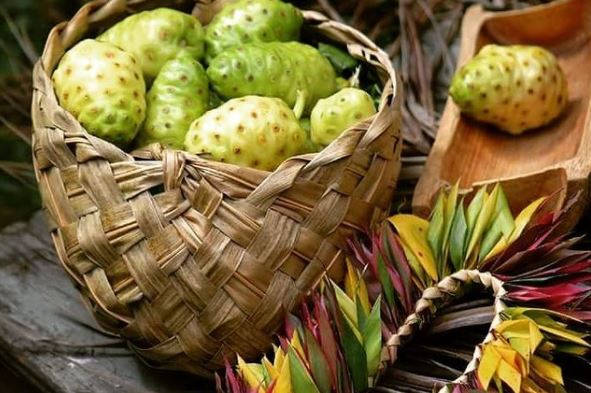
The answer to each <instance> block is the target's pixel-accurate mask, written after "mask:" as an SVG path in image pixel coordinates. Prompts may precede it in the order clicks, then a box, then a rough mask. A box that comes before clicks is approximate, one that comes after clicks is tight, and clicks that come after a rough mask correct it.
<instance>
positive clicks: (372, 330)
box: [361, 296, 382, 377]
mask: <svg viewBox="0 0 591 393" xmlns="http://www.w3.org/2000/svg"><path fill="white" fill-rule="evenodd" d="M381 302H382V299H381V297H380V296H378V298H377V299H376V301H375V303H374V305H373V307H372V309H371V312H370V313H369V317H368V318H367V321H366V323H365V325H364V326H363V327H362V328H361V329H362V335H363V346H364V347H365V353H366V354H367V371H368V374H369V375H370V376H372V377H373V376H375V375H376V373H377V372H378V366H379V364H380V354H381V350H382V329H381V324H382V323H381V317H380V304H381Z"/></svg>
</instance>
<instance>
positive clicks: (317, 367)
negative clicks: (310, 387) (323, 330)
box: [305, 329, 332, 393]
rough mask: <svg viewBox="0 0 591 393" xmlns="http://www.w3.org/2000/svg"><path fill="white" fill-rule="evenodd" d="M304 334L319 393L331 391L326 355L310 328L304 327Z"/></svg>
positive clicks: (311, 368)
mask: <svg viewBox="0 0 591 393" xmlns="http://www.w3.org/2000/svg"><path fill="white" fill-rule="evenodd" d="M305 334H306V344H307V346H308V353H309V361H310V371H311V372H312V377H313V378H314V381H316V386H317V387H318V390H320V393H331V390H332V389H331V388H332V386H331V377H330V368H329V367H328V364H327V363H326V357H325V355H324V353H323V352H322V349H321V348H320V345H319V344H318V342H317V341H316V338H315V337H314V335H313V334H312V333H311V332H310V330H308V329H306V333H305Z"/></svg>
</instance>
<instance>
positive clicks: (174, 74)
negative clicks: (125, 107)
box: [138, 55, 209, 149]
mask: <svg viewBox="0 0 591 393" xmlns="http://www.w3.org/2000/svg"><path fill="white" fill-rule="evenodd" d="M208 85H209V81H208V80H207V75H206V74H205V70H204V69H203V66H202V65H201V64H199V62H198V61H197V60H195V59H193V58H192V57H190V56H188V55H181V56H179V57H177V58H176V59H172V60H169V61H168V62H167V63H166V64H164V66H163V67H162V69H161V70H160V73H159V74H158V76H157V77H156V79H155V80H154V83H153V84H152V87H151V88H150V90H149V91H148V94H147V96H146V101H147V104H148V110H147V112H146V121H145V123H144V127H143V128H142V129H141V130H140V133H139V134H138V146H145V145H148V144H150V143H154V142H160V143H161V144H162V145H163V146H165V147H171V148H174V149H182V148H183V147H184V145H185V134H186V133H187V131H188V130H189V126H190V125H191V123H192V122H193V120H195V119H197V118H198V117H199V116H201V115H202V114H204V113H205V112H206V111H207V109H208V107H209V86H208Z"/></svg>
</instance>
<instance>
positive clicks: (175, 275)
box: [32, 0, 402, 375]
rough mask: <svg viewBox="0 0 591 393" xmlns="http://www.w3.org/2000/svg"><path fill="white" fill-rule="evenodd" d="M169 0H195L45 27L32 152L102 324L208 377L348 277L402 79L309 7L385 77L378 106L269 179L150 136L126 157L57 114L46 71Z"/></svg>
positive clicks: (395, 168)
mask: <svg viewBox="0 0 591 393" xmlns="http://www.w3.org/2000/svg"><path fill="white" fill-rule="evenodd" d="M221 1H224V0H221ZM218 2H219V0H218V1H214V2H213V3H212V2H211V1H202V2H199V4H197V5H199V6H200V7H197V8H196V14H199V13H204V10H205V9H207V7H210V6H211V7H213V6H215V4H217V3H218ZM161 6H168V7H173V8H178V9H182V10H184V11H189V12H190V11H191V9H192V7H193V6H195V2H194V1H190V0H111V1H107V0H93V1H90V2H89V3H87V4H85V5H84V6H83V7H82V8H81V9H80V10H79V11H78V13H76V15H75V16H74V17H73V18H72V19H71V20H70V21H67V22H63V23H61V24H59V25H58V26H56V27H55V28H54V29H53V30H52V31H51V32H50V34H49V36H48V38H47V43H46V46H45V49H44V52H43V55H42V57H41V59H40V61H39V62H38V63H37V64H36V65H35V69H34V73H33V82H34V93H33V103H32V118H33V127H34V137H33V161H34V166H35V171H36V176H37V179H38V182H39V188H40V191H41V195H42V197H43V205H44V208H45V209H46V211H47V213H48V221H49V226H50V229H51V234H52V238H53V240H54V244H55V247H56V250H57V254H58V256H59V259H60V261H61V263H62V265H63V267H64V269H65V270H66V271H67V272H68V274H69V275H70V277H71V278H72V279H73V281H74V282H75V284H76V286H77V287H78V288H79V290H80V292H81V293H82V295H83V299H84V300H85V301H86V302H87V304H88V307H89V308H90V310H91V312H92V313H93V315H94V316H95V318H96V319H97V321H98V322H99V323H100V324H101V325H102V326H103V327H104V328H105V329H107V330H109V331H112V332H114V333H118V334H120V335H121V336H122V337H123V338H125V339H126V340H127V341H128V343H129V346H130V347H131V348H133V349H134V350H135V351H136V353H138V354H139V355H140V356H141V358H142V359H144V360H145V361H146V362H148V363H149V364H151V365H154V366H157V367H163V368H169V369H181V370H186V371H189V372H193V373H197V374H202V375H211V371H212V370H215V369H216V368H219V367H220V366H223V363H224V357H229V358H231V357H232V356H233V354H234V353H236V352H238V353H240V354H241V355H242V356H244V357H246V358H258V357H259V356H260V353H261V352H262V351H264V350H265V349H267V348H268V347H269V346H270V344H271V342H272V336H273V334H274V333H275V332H276V331H277V329H279V328H280V326H281V324H282V322H283V319H284V316H285V314H286V313H287V312H288V311H290V310H291V309H292V308H293V307H294V305H295V304H297V303H298V301H299V299H300V298H301V297H303V296H304V295H305V294H306V293H308V292H309V291H310V290H311V289H312V288H313V287H314V286H315V285H316V283H318V282H319V281H320V280H321V279H322V277H323V276H324V275H325V274H327V273H328V274H329V275H330V276H331V277H332V278H334V279H336V280H338V279H339V278H340V277H342V275H343V261H344V251H343V250H344V249H345V248H346V239H347V238H349V237H350V236H352V235H353V234H354V233H355V232H358V231H362V230H366V229H367V228H369V227H371V226H372V225H373V224H374V223H377V222H380V221H381V220H382V219H384V218H385V217H386V215H387V212H388V210H389V205H390V201H391V197H392V194H393V192H394V189H395V185H396V180H397V178H398V173H399V170H400V152H401V147H402V143H401V138H400V118H401V116H400V110H399V106H400V95H401V94H400V84H399V83H398V81H397V77H396V73H395V72H394V70H393V68H392V65H391V62H390V59H389V58H388V56H387V55H386V54H385V53H384V52H383V51H381V50H380V49H379V48H378V47H377V46H376V45H375V44H374V43H372V42H371V41H370V40H369V39H368V38H367V37H365V36H364V35H363V34H361V33H359V32H358V31H356V30H354V29H352V28H351V27H348V26H345V25H343V24H340V23H336V22H333V21H330V20H328V19H327V18H326V17H324V16H323V15H321V14H318V13H316V12H307V11H306V12H304V18H305V21H306V22H305V23H306V29H307V30H308V31H309V32H312V33H313V34H317V35H318V36H321V37H326V38H329V39H332V40H335V41H337V42H340V43H342V44H346V46H347V49H348V50H349V52H350V53H351V54H352V55H354V56H356V57H357V58H359V59H360V60H361V61H362V62H364V63H365V64H366V66H367V67H369V68H370V69H372V70H373V71H375V76H376V78H377V80H379V82H380V84H381V86H382V87H383V94H382V98H381V103H380V106H379V109H378V113H377V114H376V115H375V116H373V117H372V118H370V119H368V120H366V121H363V122H361V123H359V124H357V125H355V126H353V127H351V128H350V129H349V130H347V131H346V132H345V133H344V134H343V135H342V136H341V137H340V138H339V139H337V140H336V141H335V142H334V143H332V144H331V145H330V146H328V147H327V148H326V149H324V150H323V151H322V152H320V153H318V154H308V155H302V156H297V157H293V158H291V159H289V160H287V161H285V162H284V163H283V164H282V165H281V166H280V167H279V168H278V169H277V170H276V171H274V172H272V173H269V172H263V171H258V170H254V169H251V168H244V167H238V166H234V165H229V164H223V163H218V162H212V161H208V160H206V159H203V158H200V157H198V156H194V155H190V154H188V153H185V152H182V151H172V150H162V149H161V148H159V147H154V146H153V147H151V148H149V149H144V150H140V151H136V152H134V153H133V154H128V153H126V152H124V151H122V150H120V149H118V148H117V147H116V146H114V145H112V144H110V143H108V142H106V141H104V140H101V139H99V138H96V137H93V136H92V135H89V134H88V133H87V132H86V130H84V128H83V127H82V126H81V125H80V124H79V123H78V122H77V121H76V119H75V118H74V117H73V116H72V115H71V114H70V113H68V112H67V111H65V110H64V109H63V108H61V107H60V106H59V103H58V101H57V99H56V97H55V93H54V89H53V85H52V82H51V79H50V76H51V73H52V71H53V69H54V68H55V66H56V65H57V63H58V62H59V60H60V58H61V56H62V55H63V54H64V52H65V51H66V50H67V49H68V48H70V47H71V46H73V45H75V44H76V43H77V42H78V41H80V40H81V39H83V38H85V37H87V36H91V37H92V36H94V35H93V34H95V33H96V32H98V31H100V30H101V29H103V28H106V27H109V26H110V25H112V24H113V23H114V22H116V21H117V20H119V19H121V18H123V17H125V16H126V15H128V14H131V13H135V12H139V11H141V10H144V9H153V8H156V7H161ZM205 13H206V12H205Z"/></svg>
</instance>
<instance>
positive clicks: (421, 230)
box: [389, 214, 437, 281]
mask: <svg viewBox="0 0 591 393" xmlns="http://www.w3.org/2000/svg"><path fill="white" fill-rule="evenodd" d="M389 221H390V222H391V223H392V224H393V225H394V227H395V228H396V230H397V231H398V234H399V235H400V238H401V239H402V242H403V243H405V244H406V245H407V246H408V248H409V249H410V250H411V251H412V253H413V254H414V256H415V257H416V259H417V260H418V261H419V263H420V264H421V266H422V267H423V269H425V271H426V272H427V274H428V275H429V276H430V277H431V278H432V279H433V280H435V281H437V266H436V264H435V259H434V258H433V253H432V252H431V248H430V247H429V243H428V241H427V230H428V228H429V222H428V221H426V220H423V219H422V218H420V217H417V216H414V215H411V214H397V215H395V216H392V217H390V218H389Z"/></svg>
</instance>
